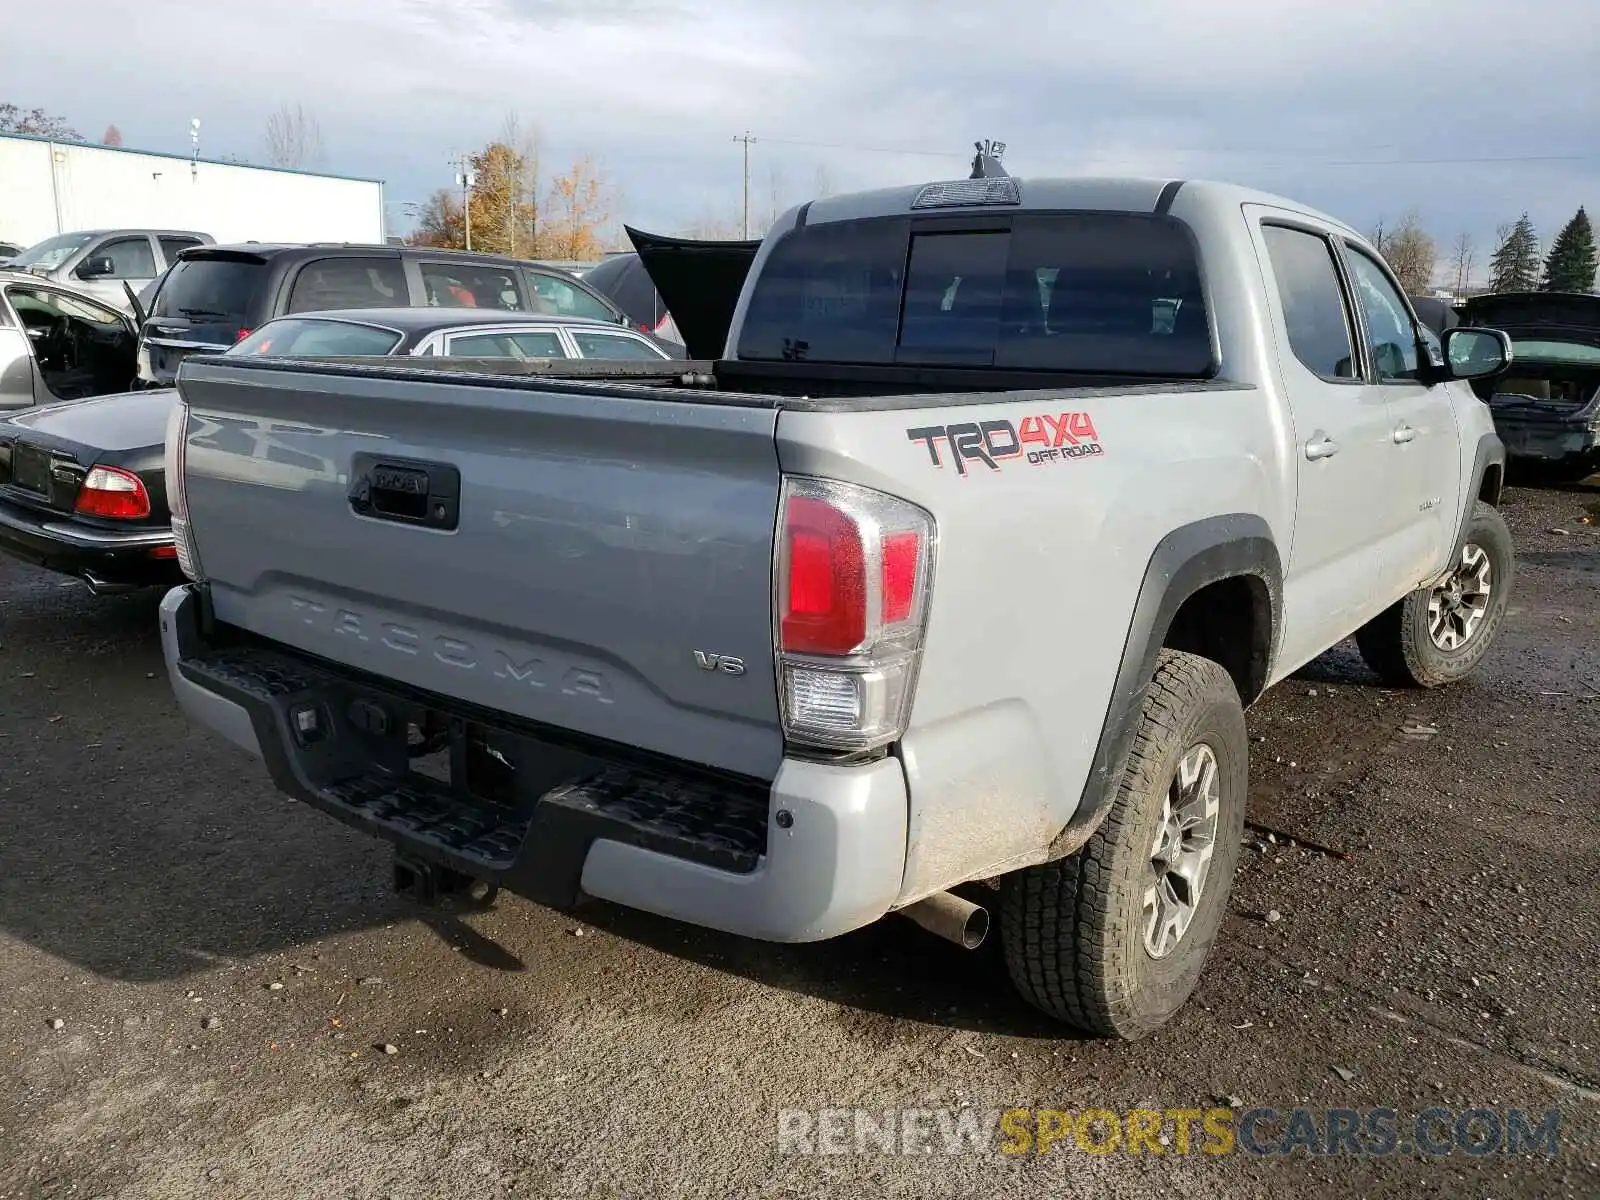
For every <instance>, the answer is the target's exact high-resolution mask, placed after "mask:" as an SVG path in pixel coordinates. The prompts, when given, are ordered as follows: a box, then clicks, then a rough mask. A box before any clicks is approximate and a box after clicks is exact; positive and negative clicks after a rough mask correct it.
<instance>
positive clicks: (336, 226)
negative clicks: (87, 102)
mask: <svg viewBox="0 0 1600 1200" xmlns="http://www.w3.org/2000/svg"><path fill="white" fill-rule="evenodd" d="M105 228H161V229H192V230H196V231H198V232H200V233H209V234H210V235H211V236H212V237H214V238H216V239H217V241H219V242H245V241H257V242H381V241H383V236H384V227H383V184H382V183H379V182H377V181H375V180H364V179H342V178H339V177H337V176H331V175H312V174H307V173H304V172H299V171H279V170H273V169H271V168H267V167H248V166H241V165H238V164H234V163H214V162H206V161H201V162H199V163H191V162H190V161H189V160H188V159H187V158H182V157H176V156H166V155H159V154H143V153H139V152H137V151H129V150H121V149H112V148H111V147H107V146H90V145H83V144H79V143H73V142H43V141H38V140H36V139H33V138H25V137H15V136H5V135H0V241H9V242H14V243H16V244H18V245H24V246H26V245H31V244H32V243H34V242H38V241H42V240H43V239H45V238H47V237H50V236H51V235H52V234H56V233H65V232H68V231H71V230H76V229H105Z"/></svg>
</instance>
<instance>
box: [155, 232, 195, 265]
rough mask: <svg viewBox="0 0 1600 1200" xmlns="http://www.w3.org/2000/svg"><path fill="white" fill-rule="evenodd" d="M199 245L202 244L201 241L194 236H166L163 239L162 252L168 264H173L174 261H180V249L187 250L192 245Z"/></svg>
mask: <svg viewBox="0 0 1600 1200" xmlns="http://www.w3.org/2000/svg"><path fill="white" fill-rule="evenodd" d="M198 245H200V243H199V242H198V241H196V240H195V239H194V238H180V237H164V238H162V239H161V253H162V255H163V256H165V258H166V260H167V265H168V266H171V265H172V264H173V263H175V262H177V261H178V252H179V251H181V250H187V249H188V248H189V247H190V246H198Z"/></svg>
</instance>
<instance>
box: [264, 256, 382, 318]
mask: <svg viewBox="0 0 1600 1200" xmlns="http://www.w3.org/2000/svg"><path fill="white" fill-rule="evenodd" d="M410 302H411V301H410V295H409V293H408V292H407V290H406V275H405V271H404V269H403V268H402V267H401V265H400V260H399V259H398V258H319V259H315V260H313V261H312V262H308V263H307V264H306V265H305V266H303V267H301V268H300V273H299V274H298V275H296V276H295V280H294V288H293V290H291V291H290V293H289V304H288V308H287V310H286V311H288V312H292V313H297V312H315V311H316V310H318V309H340V308H407V307H409V306H410Z"/></svg>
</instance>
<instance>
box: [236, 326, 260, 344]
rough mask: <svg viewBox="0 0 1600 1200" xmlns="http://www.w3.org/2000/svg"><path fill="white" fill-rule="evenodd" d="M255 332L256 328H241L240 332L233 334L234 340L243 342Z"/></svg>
mask: <svg viewBox="0 0 1600 1200" xmlns="http://www.w3.org/2000/svg"><path fill="white" fill-rule="evenodd" d="M254 332H255V330H253V329H241V330H239V332H238V333H236V334H234V335H233V340H234V341H236V342H242V341H244V340H245V338H247V337H249V336H250V335H251V334H252V333H254Z"/></svg>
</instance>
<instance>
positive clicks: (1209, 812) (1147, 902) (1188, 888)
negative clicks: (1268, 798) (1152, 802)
mask: <svg viewBox="0 0 1600 1200" xmlns="http://www.w3.org/2000/svg"><path fill="white" fill-rule="evenodd" d="M1221 795H1222V787H1221V780H1220V772H1219V771H1218V770H1217V756H1216V754H1215V753H1214V752H1213V751H1212V749H1211V747H1210V746H1208V745H1206V744H1205V743H1204V742H1201V743H1198V744H1197V745H1194V746H1191V747H1190V748H1189V749H1188V751H1187V752H1185V754H1184V756H1183V758H1182V759H1181V760H1179V762H1178V769H1177V771H1176V772H1174V774H1173V777H1172V782H1171V783H1170V784H1168V785H1167V791H1166V795H1165V796H1164V797H1163V798H1162V802H1161V821H1160V824H1159V825H1158V826H1157V827H1156V835H1155V838H1154V840H1153V841H1152V842H1151V844H1150V866H1151V869H1152V872H1153V874H1154V881H1153V882H1152V883H1151V884H1150V885H1149V886H1148V887H1147V888H1146V889H1145V893H1144V914H1143V915H1144V948H1145V952H1146V953H1147V954H1149V955H1150V957H1151V958H1165V957H1167V955H1169V954H1171V953H1172V951H1173V950H1174V949H1175V948H1176V947H1177V945H1178V943H1179V942H1181V941H1182V940H1183V936H1184V934H1185V933H1187V932H1188V930H1189V926H1190V924H1191V923H1192V922H1193V921H1194V916H1195V913H1196V912H1197V911H1198V910H1199V905H1200V897H1201V896H1202V895H1203V894H1204V892H1205V886H1206V878H1207V876H1208V875H1210V873H1211V858H1212V855H1213V854H1214V853H1215V851H1216V847H1217V818H1218V810H1219V808H1220V802H1221Z"/></svg>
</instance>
